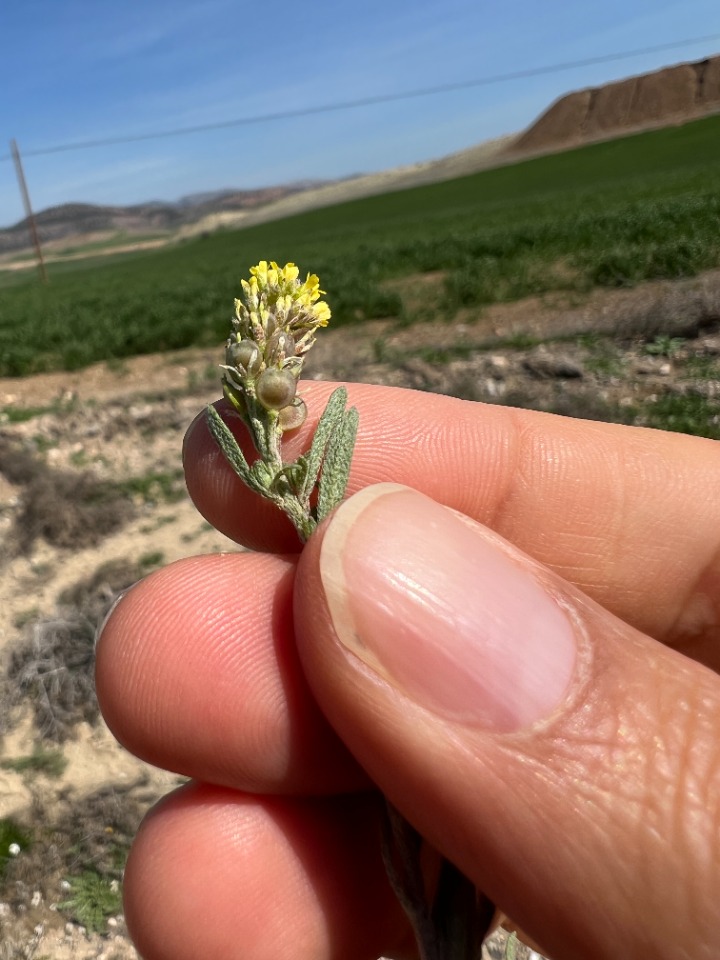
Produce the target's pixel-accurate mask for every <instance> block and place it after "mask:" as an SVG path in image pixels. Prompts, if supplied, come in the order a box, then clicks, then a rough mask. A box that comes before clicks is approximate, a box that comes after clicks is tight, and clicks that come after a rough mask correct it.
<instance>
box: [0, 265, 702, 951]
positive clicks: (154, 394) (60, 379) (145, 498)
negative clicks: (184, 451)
mask: <svg viewBox="0 0 720 960" xmlns="http://www.w3.org/2000/svg"><path fill="white" fill-rule="evenodd" d="M441 280H442V277H441V276H438V275H433V276H429V277H425V278H417V279H416V286H417V285H419V286H418V289H421V290H423V289H424V290H425V292H426V293H427V294H430V293H431V292H432V289H433V287H434V285H437V284H439V283H440V282H441ZM422 284H424V287H423V286H422ZM219 354H220V350H219V349H218V351H207V350H190V351H182V352H179V353H174V354H166V355H163V356H152V357H139V358H137V359H134V360H132V361H128V362H127V363H123V364H122V365H119V366H118V365H113V366H112V367H109V366H108V365H106V364H99V365H96V366H94V367H91V368H89V369H87V370H84V371H82V372H78V373H57V374H48V375H42V376H37V377H32V378H27V379H17V380H8V379H5V380H0V539H1V540H2V549H1V550H0V557H1V558H2V559H0V597H1V598H2V604H0V668H1V672H0V703H1V704H2V706H1V707H0V735H2V744H1V745H0V764H3V766H2V767H0V824H1V823H2V822H4V821H6V820H7V819H8V818H9V819H11V820H12V821H13V822H15V823H16V824H17V825H19V827H21V828H22V829H23V830H25V831H27V834H28V836H29V837H30V838H31V839H30V841H29V843H28V846H27V848H26V849H22V850H21V851H20V853H19V854H18V855H17V856H15V857H9V856H8V854H7V851H3V850H2V849H0V939H2V941H3V942H4V943H5V944H7V945H9V946H7V947H6V948H4V949H5V953H3V954H2V956H3V957H8V958H29V957H32V956H34V955H37V956H38V957H40V956H43V955H44V956H50V957H53V958H63V960H64V958H65V957H67V958H70V957H72V958H89V957H104V958H108V960H120V958H132V957H135V953H134V951H133V949H132V947H131V946H130V944H129V942H128V940H127V937H126V934H125V929H124V925H123V919H122V914H121V912H120V910H119V909H118V911H117V912H116V913H113V914H111V915H110V917H109V919H106V920H104V921H103V923H102V925H101V930H100V931H99V932H90V931H87V930H84V929H83V928H82V925H81V924H80V923H79V922H77V921H76V920H73V919H71V914H69V913H68V910H67V909H59V908H58V904H59V903H62V902H63V901H65V900H67V898H68V893H67V889H66V884H67V880H68V878H72V877H75V876H77V875H78V874H79V873H80V872H82V870H83V869H86V868H88V867H91V868H92V869H94V870H96V871H97V872H98V873H99V874H100V875H102V876H106V877H108V878H111V877H113V876H114V875H116V874H117V873H118V857H120V858H121V857H122V855H124V852H126V850H127V846H128V844H129V842H130V837H131V836H132V833H133V832H134V830H135V829H136V827H137V824H138V823H139V820H140V818H141V816H142V815H143V813H144V811H145V810H147V808H148V807H149V806H150V805H151V804H152V803H153V802H154V801H155V800H156V799H157V798H158V797H160V796H161V795H162V794H163V793H165V792H166V791H167V790H168V789H171V788H172V787H173V786H174V785H175V784H176V783H177V782H178V778H177V777H175V776H174V775H171V774H168V773H165V772H163V771H159V770H156V769H154V768H151V767H149V766H147V765H146V764H143V763H141V762H139V761H137V760H135V759H134V758H133V757H131V756H130V755H128V754H127V753H125V751H124V750H122V749H121V748H120V747H119V746H117V744H116V743H115V742H114V740H113V739H112V737H111V736H110V734H109V732H108V731H107V729H106V728H105V726H104V724H103V722H102V720H101V718H100V717H99V716H98V714H97V709H96V705H95V702H94V693H93V690H92V638H93V635H94V631H95V628H96V626H97V624H98V623H99V622H100V621H101V619H102V617H103V616H104V614H105V613H106V611H107V609H108V608H109V605H110V604H111V603H112V601H113V600H114V598H115V597H117V595H118V593H119V592H120V591H121V590H122V589H124V588H125V587H127V586H129V585H130V584H131V583H133V582H134V581H135V580H137V579H138V578H139V577H141V576H143V575H144V574H146V573H147V572H149V571H150V570H152V569H154V568H155V567H157V566H159V565H162V564H165V563H168V562H171V561H173V560H175V559H178V558H180V557H183V556H189V555H194V554H201V553H211V552H216V551H226V550H235V549H238V548H237V546H236V545H235V544H233V543H232V542H230V541H228V540H227V539H225V538H224V537H222V536H221V535H220V534H218V533H217V532H215V531H214V530H212V529H211V528H210V527H209V526H208V525H207V524H206V523H205V522H204V521H203V520H202V518H201V517H200V516H199V515H198V514H197V513H196V511H195V510H194V508H193V506H192V504H191V503H190V501H189V499H188V498H187V494H186V492H185V489H184V485H183V482H182V477H181V474H180V450H181V444H182V437H183V434H184V432H185V430H186V428H187V426H188V424H189V423H190V422H191V420H192V419H193V417H194V416H195V415H196V414H197V413H198V412H199V411H200V410H201V409H202V408H203V407H204V405H205V404H206V403H208V402H209V401H211V400H213V399H215V398H216V397H217V396H218V393H219V390H218V385H217V384H218V378H217V361H218V359H219ZM168 369H171V370H172V371H173V375H172V377H171V381H172V384H173V391H172V392H171V393H170V392H168V391H167V389H164V388H161V386H160V385H161V384H166V383H167V382H168V378H167V376H166V372H167V370H168ZM161 370H163V371H165V375H163V376H161V375H160V371H161ZM307 373H308V375H309V376H310V377H313V378H315V379H347V380H359V381H365V382H372V383H384V384H392V385H397V386H403V387H410V388H415V389H420V390H429V391H435V392H440V393H447V394H453V395H457V396H463V397H465V398H467V399H470V400H478V401H483V402H490V403H510V404H514V405H522V406H529V407H535V408H537V409H544V410H549V411H554V412H560V413H565V414H568V415H573V416H581V417H586V418H595V419H619V420H626V421H628V422H643V418H644V417H646V414H647V411H648V410H652V409H653V404H654V403H655V402H656V401H657V400H658V399H659V398H660V399H662V398H668V397H670V398H680V399H682V398H688V397H691V398H700V400H702V401H703V402H705V401H707V402H709V403H715V402H717V401H720V272H714V273H709V274H707V275H705V276H703V277H700V278H698V279H697V280H694V281H687V282H683V283H680V284H670V283H658V284H647V285H645V286H643V287H639V288H637V289H635V290H631V291H619V292H610V293H608V292H595V293H593V294H591V295H590V296H588V297H587V298H585V299H582V300H568V298H567V297H565V298H563V297H560V296H552V297H546V298H542V299H541V298H533V299H530V300H526V301H524V302H522V303H516V304H510V305H505V306H496V307H492V308H490V309H487V310H486V311H484V312H476V313H470V312H468V313H467V314H465V315H462V316H460V317H457V318H455V320H453V321H452V322H450V323H447V324H437V323H433V324H430V323H428V324H416V325H414V326H412V327H407V328H403V327H399V326H398V325H397V324H396V323H394V322H393V321H390V320H388V321H377V322H373V323H367V324H364V325H362V326H357V327H354V328H353V327H347V328H340V329H337V330H332V328H331V329H329V330H328V331H326V332H325V333H323V336H322V337H321V338H320V340H319V341H318V344H317V346H316V348H315V349H314V351H313V354H311V355H310V359H309V361H308V368H307ZM648 416H649V415H648ZM717 419H718V418H717V417H716V420H717ZM709 426H710V424H709ZM717 428H718V429H720V422H718V424H717ZM98 504H100V505H101V506H100V508H99V507H98ZM43 751H44V754H50V755H51V756H55V757H56V758H57V757H58V756H59V757H60V759H61V760H62V761H64V763H65V766H64V769H62V770H59V771H58V770H55V774H54V775H52V770H51V765H50V764H49V762H47V763H43V762H42V761H41V760H40V759H39V757H40V754H41V753H42V752H43ZM33 756H34V757H35V758H36V761H35V764H34V768H33V763H32V761H31V762H30V763H29V765H28V764H25V769H17V767H18V766H19V767H22V766H23V763H22V762H20V763H19V761H22V760H23V758H24V759H25V760H27V758H32V757H33ZM8 764H10V765H11V767H12V765H14V767H15V768H11V767H9V766H8ZM113 871H115V873H113ZM489 949H490V950H491V955H494V956H499V955H500V954H499V953H498V952H497V951H498V950H499V947H498V946H497V942H496V944H495V946H491V947H490V948H489ZM493 951H494V952H493ZM518 955H519V956H522V954H521V953H520V952H519V954H518Z"/></svg>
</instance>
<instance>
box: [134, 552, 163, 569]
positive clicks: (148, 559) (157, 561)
mask: <svg viewBox="0 0 720 960" xmlns="http://www.w3.org/2000/svg"><path fill="white" fill-rule="evenodd" d="M164 562H165V554H164V553H163V552H162V550H154V551H152V552H151V553H144V554H143V555H142V556H141V557H140V566H141V567H142V568H143V570H146V571H147V570H154V569H156V568H157V567H159V566H161V565H162V564H163V563H164Z"/></svg>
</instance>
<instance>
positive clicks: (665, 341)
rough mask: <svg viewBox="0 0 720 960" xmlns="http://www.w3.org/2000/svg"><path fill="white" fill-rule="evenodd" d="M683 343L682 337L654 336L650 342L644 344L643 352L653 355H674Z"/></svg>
mask: <svg viewBox="0 0 720 960" xmlns="http://www.w3.org/2000/svg"><path fill="white" fill-rule="evenodd" d="M684 343H685V338H684V337H668V336H665V335H662V336H659V337H655V339H654V340H653V341H652V342H651V343H646V344H645V353H649V354H650V355H651V356H655V357H674V356H676V355H677V353H678V351H679V350H680V349H681V348H682V346H683V344H684Z"/></svg>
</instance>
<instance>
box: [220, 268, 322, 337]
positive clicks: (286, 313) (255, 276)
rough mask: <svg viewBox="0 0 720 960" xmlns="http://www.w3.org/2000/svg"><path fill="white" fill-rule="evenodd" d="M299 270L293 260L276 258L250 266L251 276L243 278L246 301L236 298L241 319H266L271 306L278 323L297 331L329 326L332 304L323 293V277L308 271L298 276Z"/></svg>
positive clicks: (236, 305)
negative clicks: (287, 261)
mask: <svg viewBox="0 0 720 960" xmlns="http://www.w3.org/2000/svg"><path fill="white" fill-rule="evenodd" d="M299 275H300V270H299V269H298V267H297V266H296V264H294V263H286V264H285V266H284V267H281V266H279V265H278V264H277V263H276V262H275V261H274V260H270V261H269V262H268V261H267V260H261V261H260V262H259V263H258V264H256V266H254V267H251V268H250V279H249V280H242V281H241V283H242V288H243V293H244V295H245V296H244V303H243V301H241V300H236V301H235V310H236V316H237V317H238V320H240V321H242V320H246V321H248V320H249V321H250V322H252V320H254V319H255V318H256V317H258V315H259V316H260V317H261V318H262V322H263V323H264V321H265V318H266V317H267V315H268V310H270V311H271V312H272V313H273V314H274V317H275V321H276V323H277V325H278V326H279V327H283V326H285V327H287V328H288V329H289V328H290V327H292V328H293V330H294V331H298V330H306V331H311V330H313V329H316V328H317V327H326V326H327V324H328V321H329V320H330V307H329V306H328V305H327V303H325V302H324V301H323V300H320V299H319V298H320V295H321V294H322V293H324V291H323V290H321V289H320V278H319V277H318V276H317V274H315V273H308V275H307V277H306V278H305V280H304V281H302V282H301V281H300V280H299Z"/></svg>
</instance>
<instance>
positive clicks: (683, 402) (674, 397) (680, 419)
mask: <svg viewBox="0 0 720 960" xmlns="http://www.w3.org/2000/svg"><path fill="white" fill-rule="evenodd" d="M644 420H645V423H646V424H647V426H648V427H655V428H657V429H658V430H672V431H673V432H675V433H689V434H692V435H693V436H695V437H709V438H710V439H712V440H720V403H717V402H713V401H711V400H707V399H706V398H705V397H699V396H696V395H695V394H687V395H684V396H683V395H680V394H676V393H668V394H665V395H664V396H662V397H659V398H658V399H657V400H656V401H655V402H654V403H650V404H648V405H647V407H646V408H645V410H644Z"/></svg>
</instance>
